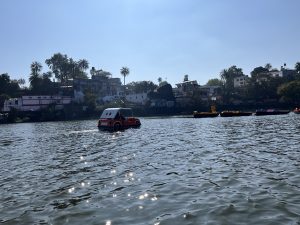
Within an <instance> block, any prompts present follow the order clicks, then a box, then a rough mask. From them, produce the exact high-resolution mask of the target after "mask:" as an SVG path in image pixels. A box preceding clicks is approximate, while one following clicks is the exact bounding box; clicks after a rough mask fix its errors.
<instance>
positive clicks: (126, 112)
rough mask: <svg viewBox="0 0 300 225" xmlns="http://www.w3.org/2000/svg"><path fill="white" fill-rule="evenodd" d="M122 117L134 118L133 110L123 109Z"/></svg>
mask: <svg viewBox="0 0 300 225" xmlns="http://www.w3.org/2000/svg"><path fill="white" fill-rule="evenodd" d="M120 112H121V115H122V116H124V117H132V110H131V109H121V110H120Z"/></svg>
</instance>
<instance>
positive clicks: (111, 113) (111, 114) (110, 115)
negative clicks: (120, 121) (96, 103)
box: [100, 108, 132, 119]
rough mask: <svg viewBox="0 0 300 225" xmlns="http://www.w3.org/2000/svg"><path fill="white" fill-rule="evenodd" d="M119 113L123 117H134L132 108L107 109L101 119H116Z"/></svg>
mask: <svg viewBox="0 0 300 225" xmlns="http://www.w3.org/2000/svg"><path fill="white" fill-rule="evenodd" d="M118 112H120V114H121V115H122V116H123V117H132V109H131V108H107V109H105V110H104V111H103V112H102V114H101V117H100V119H114V118H115V117H116V115H117V114H118Z"/></svg>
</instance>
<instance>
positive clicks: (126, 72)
mask: <svg viewBox="0 0 300 225" xmlns="http://www.w3.org/2000/svg"><path fill="white" fill-rule="evenodd" d="M120 73H121V74H122V75H123V77H124V87H125V77H126V76H128V74H129V68H128V67H122V69H121V71H120Z"/></svg>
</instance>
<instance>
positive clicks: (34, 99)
mask: <svg viewBox="0 0 300 225" xmlns="http://www.w3.org/2000/svg"><path fill="white" fill-rule="evenodd" d="M71 101H72V98H71V97H70V96H50V95H40V96H22V97H21V98H11V99H8V100H6V101H5V102H4V107H3V112H9V111H10V110H11V109H12V108H15V109H17V110H19V111H39V110H41V109H42V108H46V107H48V106H49V105H51V104H53V105H55V108H56V109H62V108H63V107H64V105H68V104H70V103H71Z"/></svg>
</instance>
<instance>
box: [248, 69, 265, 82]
mask: <svg viewBox="0 0 300 225" xmlns="http://www.w3.org/2000/svg"><path fill="white" fill-rule="evenodd" d="M267 72H269V70H268V69H267V68H266V66H265V67H262V66H259V67H256V68H254V69H253V70H252V71H251V72H250V74H251V78H252V80H253V81H256V79H257V78H258V76H259V74H262V73H267Z"/></svg>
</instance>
